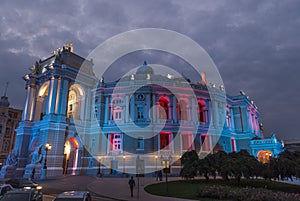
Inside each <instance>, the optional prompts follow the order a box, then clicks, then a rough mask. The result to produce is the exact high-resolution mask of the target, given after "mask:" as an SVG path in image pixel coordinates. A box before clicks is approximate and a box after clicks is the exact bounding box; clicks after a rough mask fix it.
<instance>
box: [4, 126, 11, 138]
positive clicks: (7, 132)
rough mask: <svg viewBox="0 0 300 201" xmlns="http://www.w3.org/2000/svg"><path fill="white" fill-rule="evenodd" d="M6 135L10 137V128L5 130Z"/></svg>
mask: <svg viewBox="0 0 300 201" xmlns="http://www.w3.org/2000/svg"><path fill="white" fill-rule="evenodd" d="M5 136H7V137H9V136H10V128H6V131H5Z"/></svg>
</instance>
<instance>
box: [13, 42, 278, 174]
mask: <svg viewBox="0 0 300 201" xmlns="http://www.w3.org/2000/svg"><path fill="white" fill-rule="evenodd" d="M24 79H25V81H26V92H27V95H26V101H25V107H24V113H23V118H22V122H21V123H20V126H19V127H18V129H17V130H16V131H17V138H16V143H15V147H14V149H15V150H16V152H17V153H18V166H17V174H18V175H24V171H26V165H28V164H30V163H32V157H33V156H34V153H38V154H40V155H42V156H43V157H42V160H40V161H39V162H40V163H42V164H43V166H44V163H45V150H44V146H45V144H47V143H49V144H50V145H52V149H51V150H49V151H48V155H47V175H48V176H53V175H62V174H93V175H95V174H96V173H97V172H98V173H99V172H100V169H101V172H102V173H104V174H114V173H117V172H128V171H129V170H130V169H131V168H133V166H134V164H133V163H132V162H133V161H135V159H132V158H133V157H136V158H138V160H139V166H142V168H141V169H142V172H141V173H146V172H149V170H150V169H151V170H157V168H158V166H159V167H160V164H161V159H162V157H163V155H164V156H166V155H169V156H170V157H172V158H173V159H174V158H175V159H176V160H177V162H175V163H174V165H173V166H172V170H171V172H173V173H175V172H178V170H179V169H180V164H179V163H178V160H179V158H180V156H181V155H182V154H183V153H184V152H185V151H187V150H191V149H195V150H197V151H200V152H201V153H209V152H212V151H216V150H215V149H214V143H213V142H214V139H215V137H216V134H215V133H217V130H222V133H221V136H218V142H217V146H216V147H218V148H219V149H223V150H224V151H226V152H234V151H239V150H241V149H246V150H248V151H249V152H250V153H251V154H253V155H255V156H256V157H258V158H259V153H260V152H261V151H266V150H268V151H270V152H271V153H272V154H273V155H275V156H276V155H277V154H278V153H279V152H280V151H281V148H282V147H280V146H279V147H276V146H277V145H278V143H277V142H275V143H271V144H270V143H264V142H261V144H258V143H254V141H256V140H263V139H262V134H261V130H260V126H259V125H260V122H259V112H258V110H257V107H256V106H255V105H254V104H253V102H251V101H250V100H249V99H248V98H247V96H246V95H245V94H244V93H241V94H240V95H238V96H228V95H225V94H224V93H223V89H222V87H221V88H220V89H219V87H215V86H206V83H205V80H204V79H203V80H202V83H191V82H190V83H189V86H190V87H191V88H192V90H193V93H194V94H195V96H194V97H192V96H190V95H189V94H188V93H186V92H185V91H186V88H185V87H186V85H184V84H182V83H183V81H182V80H180V79H177V78H172V77H170V76H162V75H156V74H155V72H154V70H153V69H152V68H151V67H150V66H148V65H147V63H146V62H145V63H144V65H142V66H141V67H140V68H138V70H137V71H136V73H135V74H132V75H130V76H127V77H124V78H122V80H120V81H119V82H112V83H106V82H103V81H98V79H97V78H96V77H95V74H94V72H93V63H92V61H86V60H84V59H83V58H82V57H80V56H78V55H76V54H74V53H73V50H72V47H71V46H66V47H64V48H63V49H62V50H59V51H58V52H56V53H55V54H54V55H53V56H51V57H49V58H47V59H45V60H43V61H39V62H37V63H36V64H35V65H34V66H33V67H32V69H31V73H30V74H28V75H26V76H24ZM151 80H156V81H158V82H159V83H162V84H163V86H168V87H170V88H172V89H173V90H176V91H177V92H178V96H176V97H175V96H174V95H173V94H172V93H171V91H170V90H169V89H167V88H166V87H162V86H159V85H158V84H156V85H151V84H147V83H151V82H150V81H151ZM131 86H135V87H137V89H138V90H136V91H135V93H134V94H133V95H129V94H130V92H129V91H130V89H131ZM139 86H140V87H139ZM208 87H211V91H213V93H208ZM116 89H118V90H116ZM221 96H224V97H223V98H225V99H226V102H225V103H224V102H218V101H211V99H212V97H214V99H215V100H218V97H221ZM153 106H156V107H155V109H153V110H151V109H150V108H151V107H153ZM223 108H224V109H223ZM222 120H224V121H222ZM95 122H96V123H95ZM223 122H225V123H224V124H223ZM97 126H98V127H100V128H101V133H99V129H97ZM180 126H182V127H183V129H180ZM146 127H147V129H145V128H146ZM195 127H196V128H197V129H196V130H193V128H195ZM210 127H211V128H212V130H209V128H210ZM151 135H152V137H145V136H151ZM175 137H176V138H178V139H179V140H177V141H175V142H174V143H171V142H172V141H173V139H174V138H175ZM253 139H254V140H253ZM262 144H263V146H261V145H262ZM274 145H276V146H274ZM274 147H276V148H274ZM41 148H42V149H41ZM271 148H272V149H271ZM37 150H40V152H38V151H37ZM127 153H130V155H128V154H127ZM140 155H142V156H141V157H140ZM176 160H175V161H176ZM103 164H106V166H104V165H103ZM107 164H108V165H107ZM129 172H130V171H129Z"/></svg>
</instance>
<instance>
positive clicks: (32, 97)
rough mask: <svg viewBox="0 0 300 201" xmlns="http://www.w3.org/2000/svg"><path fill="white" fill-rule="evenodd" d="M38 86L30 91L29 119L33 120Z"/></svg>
mask: <svg viewBox="0 0 300 201" xmlns="http://www.w3.org/2000/svg"><path fill="white" fill-rule="evenodd" d="M35 97H36V86H32V87H31V92H30V109H29V118H28V120H29V121H32V120H33V118H34V108H35V103H36V99H35Z"/></svg>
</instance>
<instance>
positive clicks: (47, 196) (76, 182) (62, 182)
mask: <svg viewBox="0 0 300 201" xmlns="http://www.w3.org/2000/svg"><path fill="white" fill-rule="evenodd" d="M95 181H96V178H95V177H87V176H83V177H82V176H66V177H63V178H59V179H49V180H44V181H37V182H38V183H39V184H41V185H42V186H43V193H44V201H52V200H53V199H54V197H55V196H56V195H57V194H59V193H62V192H64V191H73V190H76V191H86V190H87V186H88V185H89V184H91V183H93V182H95ZM99 192H101V190H99ZM91 196H92V200H93V201H112V199H109V198H105V197H103V196H101V195H97V194H95V193H93V192H91Z"/></svg>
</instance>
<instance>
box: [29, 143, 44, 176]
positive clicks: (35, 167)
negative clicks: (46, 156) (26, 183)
mask: <svg viewBox="0 0 300 201" xmlns="http://www.w3.org/2000/svg"><path fill="white" fill-rule="evenodd" d="M42 150H43V145H39V146H37V147H36V148H35V149H34V151H33V152H32V153H31V154H30V156H31V162H30V164H28V165H26V167H25V174H24V178H31V179H39V178H40V176H41V170H42V162H43V154H42Z"/></svg>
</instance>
